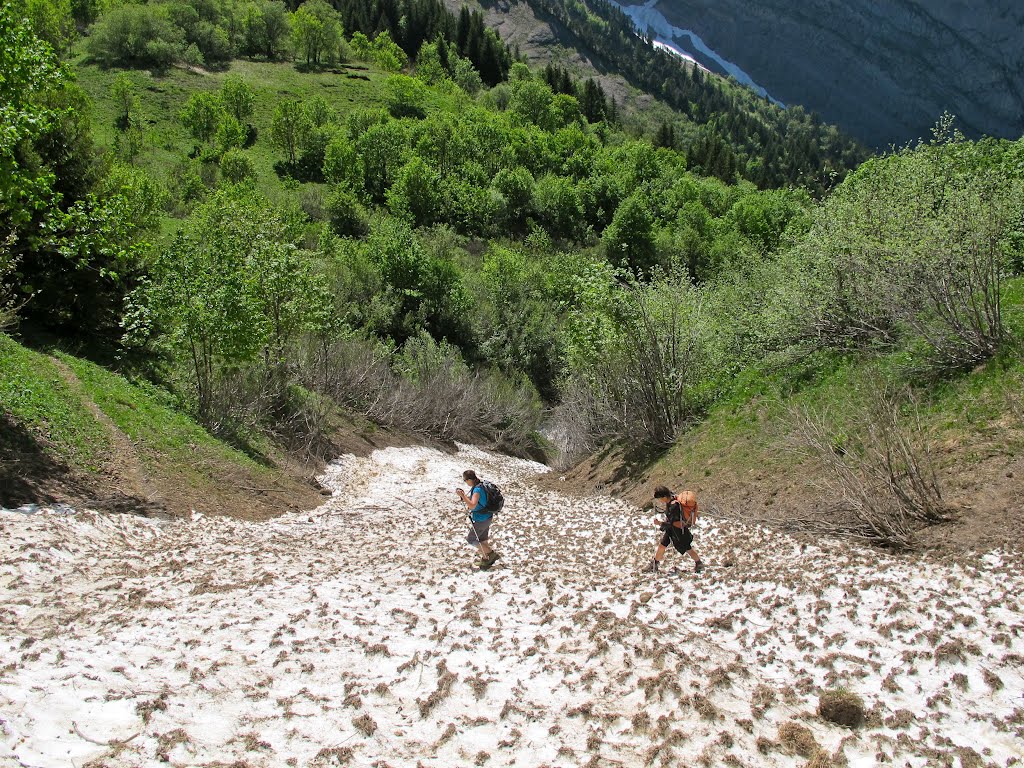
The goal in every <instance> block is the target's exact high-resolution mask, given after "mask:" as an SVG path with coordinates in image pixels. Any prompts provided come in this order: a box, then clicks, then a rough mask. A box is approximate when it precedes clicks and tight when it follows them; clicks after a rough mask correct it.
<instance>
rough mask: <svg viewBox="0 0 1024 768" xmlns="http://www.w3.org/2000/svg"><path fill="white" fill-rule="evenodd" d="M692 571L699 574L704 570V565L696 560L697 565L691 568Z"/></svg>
mask: <svg viewBox="0 0 1024 768" xmlns="http://www.w3.org/2000/svg"><path fill="white" fill-rule="evenodd" d="M693 570H694V573H700V572H701V571H703V570H704V563H702V562H701V561H700V560H698V561H697V564H696V565H695V566H693Z"/></svg>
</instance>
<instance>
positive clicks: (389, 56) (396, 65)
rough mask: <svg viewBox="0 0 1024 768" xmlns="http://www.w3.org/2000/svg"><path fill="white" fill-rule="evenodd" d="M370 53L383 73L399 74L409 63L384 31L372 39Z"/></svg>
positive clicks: (396, 44) (399, 48) (403, 53)
mask: <svg viewBox="0 0 1024 768" xmlns="http://www.w3.org/2000/svg"><path fill="white" fill-rule="evenodd" d="M371 52H372V53H371V55H372V57H373V60H374V61H375V62H377V65H378V66H379V67H380V68H381V69H383V70H384V71H385V72H399V71H401V70H402V68H403V67H405V66H406V65H407V64H408V63H409V60H408V58H407V57H406V55H405V52H404V51H403V50H402V49H401V47H399V45H398V43H396V42H395V41H394V40H392V39H391V35H389V34H388V32H387V31H386V30H385V31H384V32H381V33H380V34H379V35H377V36H376V37H375V38H373V44H372V46H371Z"/></svg>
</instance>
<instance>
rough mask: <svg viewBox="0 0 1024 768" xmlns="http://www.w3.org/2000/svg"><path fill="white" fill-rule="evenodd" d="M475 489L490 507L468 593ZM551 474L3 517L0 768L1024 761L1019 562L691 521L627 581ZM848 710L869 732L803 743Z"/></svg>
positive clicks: (394, 455) (822, 734)
mask: <svg viewBox="0 0 1024 768" xmlns="http://www.w3.org/2000/svg"><path fill="white" fill-rule="evenodd" d="M468 467H472V468H475V469H476V470H477V471H478V472H480V473H481V474H482V475H483V476H484V477H488V478H490V479H494V480H496V481H497V482H499V484H501V486H502V488H503V490H504V491H505V495H506V498H507V499H508V503H507V507H506V509H505V511H504V512H502V513H501V515H500V517H499V519H498V522H497V523H496V525H495V534H496V542H497V544H498V548H499V550H500V551H501V552H502V554H503V557H502V559H501V560H500V561H499V565H498V566H497V567H496V568H495V569H494V570H492V571H490V572H487V573H480V572H474V571H471V570H470V563H471V561H472V559H473V552H472V550H471V549H469V548H468V547H467V546H466V544H465V543H464V541H463V540H462V537H463V536H464V529H465V522H464V520H465V515H464V511H461V510H460V505H459V504H458V502H457V499H456V497H455V494H454V489H455V488H456V487H458V486H459V484H460V483H459V481H460V478H461V472H462V470H463V469H465V468H468ZM542 469H543V468H542V467H540V466H538V465H535V464H530V463H528V462H523V461H518V460H513V459H508V458H505V457H499V456H493V455H490V454H486V453H483V452H480V451H477V450H474V449H470V448H465V447H463V448H462V449H461V450H460V452H459V453H458V454H456V455H448V454H444V453H441V452H438V451H434V450H430V449H424V448H402V449H388V450H384V451H377V452H375V453H374V454H372V455H371V456H370V457H367V458H356V457H352V456H350V457H346V458H344V459H342V460H341V461H339V462H337V463H336V464H334V465H332V466H331V467H330V468H329V470H328V472H327V474H326V476H325V478H324V481H325V482H326V483H327V484H329V485H330V486H331V487H332V488H334V489H335V495H334V496H333V497H332V498H331V499H330V500H328V501H327V503H325V504H324V505H323V506H322V507H320V508H318V509H316V510H314V511H312V512H307V513H301V514H288V515H285V516H283V517H280V518H277V519H274V520H269V521H265V522H256V521H245V520H236V519H230V518H220V517H218V518H208V517H204V516H202V515H195V516H193V517H192V518H191V519H186V520H173V521H165V522H161V521H152V520H146V519H142V518H136V517H130V516H107V515H96V514H93V513H89V512H85V511H83V512H79V513H76V514H71V515H59V514H49V513H41V514H37V515H20V514H16V513H9V512H4V513H0V658H2V659H3V660H4V661H3V662H2V663H0V767H2V768H6V767H7V766H21V765H31V766H38V767H40V768H41V767H42V766H58V765H59V766H67V765H71V764H74V765H77V766H79V767H80V768H81V766H85V765H92V766H99V765H104V766H110V768H121V767H122V766H124V767H125V768H127V767H128V766H150V765H152V766H157V765H166V764H170V765H177V766H214V765H220V766H223V765H228V764H231V765H236V766H260V767H262V766H266V767H267V768H271V767H272V766H284V765H302V766H307V765H309V766H321V765H322V766H328V765H360V766H377V767H378V768H384V767H385V766H391V767H392V768H398V766H408V767H409V768H418V766H462V765H465V766H470V765H481V766H512V765H515V766H542V765H548V766H584V765H586V766H637V767H639V766H648V765H666V766H667V765H678V764H683V763H685V764H694V763H696V764H703V765H758V766H803V765H806V764H807V763H808V760H810V759H812V758H815V759H816V760H817V762H816V763H815V764H816V765H826V764H831V765H843V764H849V765H856V766H860V765H863V766H867V765H875V764H877V763H878V762H880V761H883V760H884V761H886V762H892V763H893V764H898V765H901V766H902V765H911V766H925V765H939V764H949V765H956V764H958V763H959V764H962V765H968V764H970V765H993V766H994V765H998V766H1007V765H1014V764H1016V763H1015V762H1014V761H1017V763H1019V762H1020V761H1021V760H1024V749H1022V746H1021V745H1022V744H1024V700H1022V693H1021V692H1022V690H1024V619H1022V615H1024V602H1022V601H1024V598H1022V595H1024V570H1022V568H1021V566H1020V564H1019V563H1020V561H1019V559H1014V558H1013V557H1011V556H1009V555H1007V554H1005V553H990V554H987V555H984V556H980V557H976V558H971V559H966V558H965V559H964V560H963V561H962V562H960V563H956V564H952V565H946V564H941V563H936V562H929V561H927V560H914V559H901V558H894V557H887V556H879V555H876V554H874V553H871V552H865V551H861V550H856V549H851V548H849V547H847V546H846V545H843V544H840V543H831V542H822V543H820V544H819V545H816V546H810V545H807V544H802V543H800V542H798V541H795V540H792V539H789V538H787V537H785V536H780V535H778V534H776V533H774V532H772V531H770V530H768V529H766V528H762V527H758V526H753V525H748V524H744V523H740V522H736V521H732V520H728V519H723V518H717V517H709V518H707V519H705V520H704V521H703V522H702V524H701V527H700V530H699V532H698V534H697V545H698V546H699V547H700V549H701V551H702V554H703V556H704V559H705V561H706V562H707V564H708V570H707V571H706V572H705V573H704V574H701V575H700V576H696V575H695V574H693V573H692V571H691V570H690V567H692V563H691V562H690V561H689V559H688V558H685V559H684V558H680V557H678V556H677V555H670V565H671V564H674V563H678V564H681V565H683V566H684V567H686V570H684V571H683V572H682V573H680V574H678V575H665V576H662V577H658V578H654V579H651V578H643V577H640V576H639V575H638V574H637V572H636V571H637V568H638V567H639V566H640V565H641V564H642V562H643V560H644V558H646V557H648V556H649V554H650V552H651V549H652V547H651V545H652V542H653V538H654V530H653V528H652V527H651V526H650V521H649V518H648V515H646V514H644V513H642V512H640V510H638V509H637V508H636V507H633V506H631V505H628V504H626V503H624V502H621V501H617V500H614V499H611V498H608V497H600V496H593V497H587V498H579V497H571V496H567V495H563V494H561V493H559V492H558V491H557V490H553V489H547V490H544V489H542V488H539V487H538V486H537V485H536V484H535V483H534V482H533V479H534V478H535V477H536V475H537V473H538V472H540V471H542ZM840 686H842V687H845V688H847V689H849V690H850V691H853V692H855V693H857V694H859V695H860V696H861V697H862V698H863V700H864V703H865V705H866V710H867V723H866V725H865V726H863V727H861V728H859V729H857V730H850V729H847V728H843V727H840V726H837V725H834V724H831V723H829V722H826V721H825V720H824V719H822V718H821V717H819V716H818V715H817V714H816V710H817V706H818V697H819V695H820V694H821V693H822V691H824V690H827V689H830V688H836V687H840ZM816 756H817V757H816ZM90 761H91V762H90Z"/></svg>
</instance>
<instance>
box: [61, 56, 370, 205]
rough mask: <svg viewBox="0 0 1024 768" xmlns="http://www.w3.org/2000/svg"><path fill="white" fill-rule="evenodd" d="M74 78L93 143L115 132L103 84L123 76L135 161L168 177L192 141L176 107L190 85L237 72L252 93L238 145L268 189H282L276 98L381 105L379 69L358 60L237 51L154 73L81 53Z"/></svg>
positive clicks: (340, 106)
mask: <svg viewBox="0 0 1024 768" xmlns="http://www.w3.org/2000/svg"><path fill="white" fill-rule="evenodd" d="M72 63H73V65H74V69H75V72H76V74H77V78H78V83H79V85H80V86H81V87H82V88H83V89H84V90H85V92H86V93H88V94H89V96H90V98H91V99H92V102H93V132H94V135H95V137H96V141H97V143H99V144H100V145H103V146H112V145H113V143H114V139H115V137H116V136H117V134H118V131H117V128H116V127H115V115H116V109H115V106H114V102H113V99H112V98H111V93H110V91H111V87H112V86H113V84H114V82H115V80H116V79H117V77H118V76H119V75H124V76H126V77H128V78H129V79H130V81H131V82H132V84H133V85H134V86H135V87H136V92H137V93H138V95H139V96H140V99H141V106H142V114H143V118H144V120H145V122H146V140H145V147H144V149H143V152H142V154H141V156H140V157H139V158H138V160H137V162H138V164H139V165H141V166H142V167H143V168H145V169H146V170H147V171H148V172H149V173H150V174H151V175H152V176H153V177H154V178H157V179H162V180H164V181H165V182H167V181H169V177H168V172H169V170H170V169H171V168H173V167H174V165H175V164H177V163H178V162H179V161H180V159H181V157H182V155H183V154H184V153H187V152H188V151H189V150H190V149H191V148H192V147H193V145H194V144H195V141H194V140H193V138H192V136H191V135H189V132H188V130H187V129H186V128H185V127H184V126H182V125H181V123H180V121H179V120H178V115H179V114H180V113H181V111H182V109H183V108H184V107H185V105H186V103H187V102H188V99H189V97H190V96H191V95H192V94H193V93H199V92H208V93H216V92H217V91H219V90H220V88H221V86H222V85H223V84H224V80H225V79H226V78H227V77H229V76H232V75H234V76H238V77H241V78H243V79H244V80H245V82H246V84H247V85H248V86H249V87H250V88H252V90H253V92H254V94H255V96H256V100H255V106H254V112H253V115H252V117H251V119H250V120H251V123H252V125H253V126H254V127H255V128H256V132H257V136H256V142H255V143H254V144H253V145H252V146H251V147H250V148H249V149H247V150H246V152H247V153H248V154H249V156H250V157H251V158H252V160H253V162H254V164H255V166H256V172H257V174H258V179H259V184H260V187H261V188H262V189H263V191H264V192H265V193H266V194H268V196H274V193H275V192H279V191H282V190H283V189H284V188H285V184H286V182H284V181H282V180H281V179H280V178H279V177H278V176H277V174H276V173H275V172H274V163H275V162H277V161H278V160H281V159H282V158H283V154H282V153H281V152H280V151H279V150H276V149H275V148H274V147H273V144H272V141H271V138H270V136H271V130H270V129H271V123H272V120H273V116H274V109H275V107H276V106H277V104H278V103H279V102H281V101H286V100H297V101H303V102H305V101H308V100H309V99H311V98H313V97H314V96H319V97H321V98H323V99H324V100H325V101H326V102H327V103H328V104H329V105H330V106H331V108H332V109H333V110H334V111H335V112H336V113H337V114H338V115H339V116H344V115H346V114H347V113H349V112H351V111H352V110H354V109H359V108H373V107H379V106H381V105H382V103H383V102H382V98H381V96H382V94H381V85H382V83H383V81H384V79H385V78H386V75H385V74H383V73H381V72H379V71H377V70H375V69H373V68H371V67H366V66H363V65H354V66H353V67H338V68H334V69H330V70H323V71H309V72H301V71H299V70H298V69H296V67H295V65H294V64H293V63H290V62H283V63H268V62H256V61H248V60H244V59H238V60H235V61H233V62H231V66H230V68H228V69H226V70H224V71H205V70H195V71H192V70H186V69H180V68H173V69H170V70H168V71H167V72H166V73H165V74H162V75H153V74H151V73H150V72H148V71H146V70H122V69H109V70H105V69H102V68H100V67H98V66H97V65H95V64H92V63H90V62H89V61H88V58H87V57H85V56H84V55H79V56H77V57H76V58H75V59H74V60H73V62H72Z"/></svg>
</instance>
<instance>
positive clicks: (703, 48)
mask: <svg viewBox="0 0 1024 768" xmlns="http://www.w3.org/2000/svg"><path fill="white" fill-rule="evenodd" d="M658 2H659V0H647V2H645V3H643V4H640V5H626V4H624V3H619V2H616V0H612V3H613V4H614V5H616V6H618V8H619V9H620V10H621V11H622V12H623V13H625V14H626V15H627V16H629V18H631V19H632V20H633V23H634V24H636V26H637V29H639V30H640V31H641V32H643V33H644V34H648V35H652V36H653V42H654V45H655V46H657V47H659V48H665V49H667V50H669V51H671V52H672V53H674V54H676V55H678V56H681V57H682V58H684V59H688V60H689V61H692V62H694V63H698V64H699V62H697V60H696V59H695V58H694V57H693V55H692V54H690V53H688V52H686V51H685V50H683V49H682V48H680V47H679V44H678V42H677V41H679V40H682V39H683V38H684V37H686V38H689V39H690V44H691V45H692V46H693V48H694V50H696V51H698V52H699V53H702V54H704V55H705V56H706V57H707V58H709V59H711V61H713V62H715V63H716V64H717V65H718V66H719V67H721V69H722V71H723V72H725V73H726V74H727V75H731V76H732V77H734V78H736V81H737V82H738V83H740V84H742V85H745V86H747V87H748V88H750V89H751V90H752V91H754V92H755V93H756V94H757V95H758V96H763V97H765V98H767V99H768V100H769V101H771V102H772V103H773V104H777V105H778V106H780V107H785V106H786V105H785V104H783V103H782V102H781V101H779V100H778V99H776V98H775V97H774V96H772V95H771V94H770V93H768V90H767V89H766V88H764V87H763V86H761V85H759V84H758V83H756V82H755V81H754V78H752V77H751V76H750V75H748V74H747V73H746V72H745V71H744V70H743V68H742V67H740V66H739V65H738V64H734V63H733V62H731V61H729V60H728V59H726V58H725V57H723V56H722V55H720V54H719V53H718V52H717V51H715V50H714V49H713V48H711V47H710V46H709V45H708V44H707V43H705V42H704V41H703V40H702V39H701V37H700V35H698V34H697V33H696V32H694V31H693V30H690V29H682V28H681V27H677V26H675V25H673V24H671V23H670V22H669V20H668V19H666V18H665V17H664V16H663V15H662V13H661V11H659V10H658V9H657V8H656V7H655V6H656V5H657V4H658ZM705 69H706V68H705Z"/></svg>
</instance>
